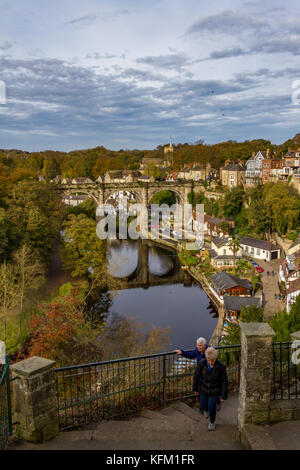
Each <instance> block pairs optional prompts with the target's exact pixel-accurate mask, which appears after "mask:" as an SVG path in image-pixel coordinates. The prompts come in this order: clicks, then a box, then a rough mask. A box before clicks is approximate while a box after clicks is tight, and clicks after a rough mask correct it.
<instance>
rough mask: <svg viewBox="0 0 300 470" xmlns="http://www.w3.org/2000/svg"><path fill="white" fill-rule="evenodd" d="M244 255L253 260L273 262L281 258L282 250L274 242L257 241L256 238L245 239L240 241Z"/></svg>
mask: <svg viewBox="0 0 300 470" xmlns="http://www.w3.org/2000/svg"><path fill="white" fill-rule="evenodd" d="M240 246H241V247H242V249H243V255H244V256H249V257H251V258H256V259H261V260H264V261H271V260H272V259H279V258H280V248H279V246H276V245H274V244H273V243H272V242H267V241H264V240H257V239H256V238H251V237H243V238H242V239H241V241H240Z"/></svg>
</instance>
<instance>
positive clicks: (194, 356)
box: [181, 348, 205, 364]
mask: <svg viewBox="0 0 300 470" xmlns="http://www.w3.org/2000/svg"><path fill="white" fill-rule="evenodd" d="M181 352H182V353H181V355H182V356H183V357H187V358H189V359H197V364H199V362H200V361H201V359H204V358H205V352H203V353H201V352H199V351H198V348H195V349H194V351H184V350H183V349H181Z"/></svg>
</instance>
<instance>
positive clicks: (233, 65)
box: [0, 0, 300, 151]
mask: <svg viewBox="0 0 300 470" xmlns="http://www.w3.org/2000/svg"><path fill="white" fill-rule="evenodd" d="M0 8H1V9H0V11H1V16H0V80H1V81H3V82H4V83H5V85H6V97H7V101H6V104H5V105H3V104H2V105H1V104H0V148H20V149H24V150H30V151H37V150H44V149H56V150H71V149H79V148H91V147H95V146H98V145H104V146H105V147H108V148H112V149H116V150H118V149H120V148H124V149H126V148H130V149H133V148H149V149H150V148H155V147H156V146H157V145H160V144H163V143H166V142H167V141H168V140H169V137H170V136H172V137H173V140H174V142H175V143H178V142H195V141H196V140H199V139H204V140H205V141H206V142H207V143H214V142H219V141H223V140H229V139H234V140H245V139H254V138H266V139H270V140H272V142H273V143H281V142H283V141H284V140H287V139H288V138H290V137H292V136H294V135H295V134H296V133H297V132H300V104H299V105H297V104H293V102H292V99H291V95H292V91H293V89H292V83H293V82H294V81H295V80H300V4H299V2H298V1H296V0H291V1H289V2H288V3H284V2H282V1H277V0H270V1H269V0H264V1H260V2H251V1H249V2H247V1H241V0H215V1H213V2H207V1H204V0H152V1H149V0H84V1H83V0H52V1H51V2H49V1H46V0H40V1H37V0H26V2H24V0H14V1H13V2H11V1H6V0H0Z"/></svg>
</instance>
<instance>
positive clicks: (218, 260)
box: [209, 237, 242, 269]
mask: <svg viewBox="0 0 300 470" xmlns="http://www.w3.org/2000/svg"><path fill="white" fill-rule="evenodd" d="M230 242H231V239H230V238H226V237H222V238H219V237H213V239H212V241H211V250H210V251H209V255H210V258H211V263H212V265H213V266H214V267H216V268H219V269H225V268H229V267H234V266H236V265H237V264H236V263H237V261H238V260H241V259H242V249H241V248H239V249H238V250H237V251H236V253H235V254H234V252H233V249H232V247H231V246H230Z"/></svg>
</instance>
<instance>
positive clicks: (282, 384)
mask: <svg viewBox="0 0 300 470" xmlns="http://www.w3.org/2000/svg"><path fill="white" fill-rule="evenodd" d="M294 352H295V349H293V348H292V343H291V342H284V343H273V383H272V393H271V398H272V399H273V400H293V399H299V398H300V364H298V365H297V364H296V362H295V360H293V353H294Z"/></svg>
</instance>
